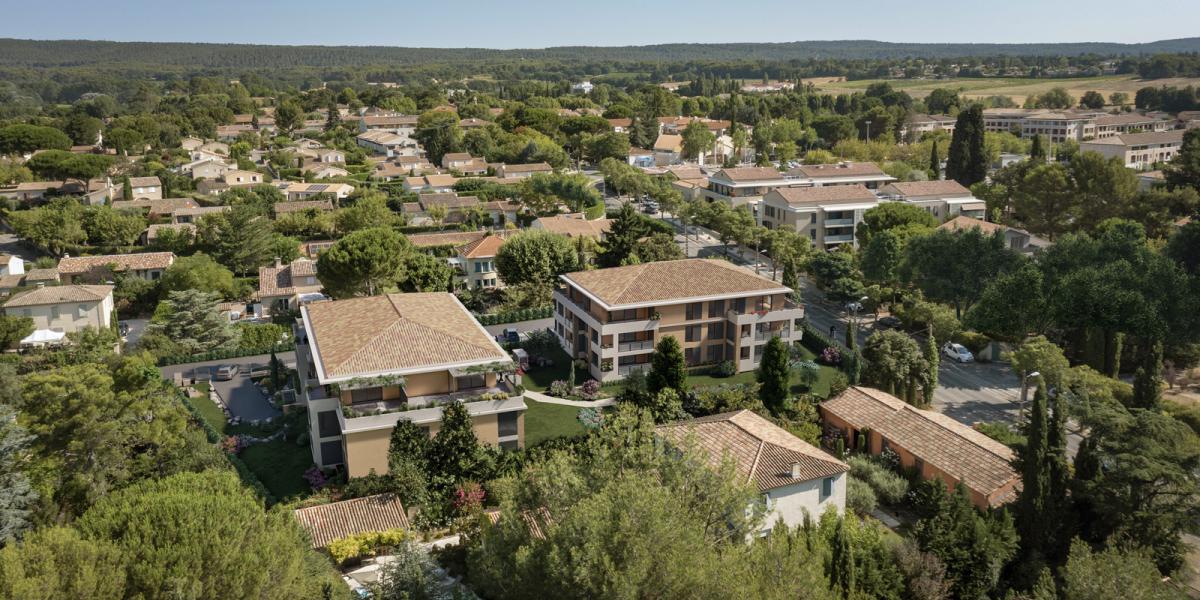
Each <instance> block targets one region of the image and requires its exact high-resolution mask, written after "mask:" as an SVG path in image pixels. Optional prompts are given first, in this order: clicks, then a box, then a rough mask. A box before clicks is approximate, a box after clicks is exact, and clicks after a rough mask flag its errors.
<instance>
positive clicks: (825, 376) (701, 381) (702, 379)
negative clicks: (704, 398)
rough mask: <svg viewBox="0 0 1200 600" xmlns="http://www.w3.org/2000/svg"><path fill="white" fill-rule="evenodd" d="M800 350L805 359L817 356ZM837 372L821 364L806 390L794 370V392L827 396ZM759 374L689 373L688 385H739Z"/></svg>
mask: <svg viewBox="0 0 1200 600" xmlns="http://www.w3.org/2000/svg"><path fill="white" fill-rule="evenodd" d="M800 352H801V355H802V357H803V358H804V360H814V359H815V358H816V355H815V354H813V353H812V352H811V351H809V349H808V348H804V347H801V348H800ZM836 372H837V369H835V368H833V367H830V366H826V365H821V372H820V374H819V375H818V376H817V381H816V382H815V383H813V387H812V389H811V390H806V389H805V388H804V386H803V385H801V383H800V378H799V377H798V371H792V380H791V383H792V393H793V394H799V393H803V392H812V393H813V394H816V395H817V396H820V397H821V398H826V397H828V396H829V382H830V381H831V380H832V379H833V374H834V373H836ZM757 376H758V371H757V370H754V371H746V372H744V373H737V374H735V375H733V376H732V377H714V376H712V375H689V376H688V378H687V385H688V387H709V386H714V385H737V384H746V383H754V382H755V381H756V377H757Z"/></svg>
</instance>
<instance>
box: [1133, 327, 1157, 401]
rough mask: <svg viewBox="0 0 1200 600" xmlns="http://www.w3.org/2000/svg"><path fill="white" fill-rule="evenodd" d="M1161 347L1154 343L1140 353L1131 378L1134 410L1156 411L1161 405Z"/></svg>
mask: <svg viewBox="0 0 1200 600" xmlns="http://www.w3.org/2000/svg"><path fill="white" fill-rule="evenodd" d="M1162 357H1163V345H1162V342H1160V341H1159V342H1154V343H1153V344H1152V345H1151V346H1150V348H1148V349H1145V350H1143V351H1142V357H1141V364H1140V365H1138V367H1137V371H1135V372H1134V376H1133V399H1132V400H1131V406H1133V407H1135V408H1147V409H1151V410H1154V409H1157V408H1158V407H1159V405H1160V404H1162V370H1163V364H1162V361H1163V358H1162Z"/></svg>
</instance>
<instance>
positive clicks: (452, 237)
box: [408, 231, 509, 248]
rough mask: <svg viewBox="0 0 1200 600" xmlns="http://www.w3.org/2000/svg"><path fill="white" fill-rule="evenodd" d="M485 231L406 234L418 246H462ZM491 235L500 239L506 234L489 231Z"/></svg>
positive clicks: (504, 232) (481, 237) (485, 233)
mask: <svg viewBox="0 0 1200 600" xmlns="http://www.w3.org/2000/svg"><path fill="white" fill-rule="evenodd" d="M488 234H489V232H486V231H448V232H444V233H416V234H413V235H410V236H408V241H409V242H410V243H412V245H414V246H416V247H418V248H429V247H432V246H462V245H466V244H471V243H473V242H477V241H479V240H481V239H483V236H485V235H488ZM490 234H491V236H492V237H499V238H501V239H503V238H505V237H507V236H508V234H509V232H507V231H493V232H490Z"/></svg>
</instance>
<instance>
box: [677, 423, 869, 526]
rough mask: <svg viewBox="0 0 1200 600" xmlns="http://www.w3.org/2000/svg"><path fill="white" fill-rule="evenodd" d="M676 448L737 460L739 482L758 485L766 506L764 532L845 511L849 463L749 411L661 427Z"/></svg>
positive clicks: (714, 459) (715, 460) (716, 463)
mask: <svg viewBox="0 0 1200 600" xmlns="http://www.w3.org/2000/svg"><path fill="white" fill-rule="evenodd" d="M656 432H657V433H658V435H659V436H660V437H662V438H665V439H666V440H668V441H669V442H670V443H672V444H675V445H677V446H683V445H685V444H689V443H694V444H695V448H696V450H697V451H699V452H700V453H701V455H702V456H703V457H704V458H705V459H706V460H707V462H708V464H709V465H710V466H711V467H713V468H720V467H721V466H722V465H723V464H724V461H725V460H726V459H728V460H731V461H732V462H733V468H734V471H735V472H736V473H737V478H738V481H744V482H748V483H751V484H753V485H754V487H755V489H756V490H757V491H758V493H759V494H761V498H762V504H763V506H764V508H765V509H766V518H765V519H763V524H762V530H761V532H760V534H761V535H766V534H767V533H769V532H770V531H771V528H773V527H774V526H775V524H776V523H777V522H779V521H780V520H782V521H783V523H784V525H787V526H788V527H793V528H794V527H798V526H800V525H803V524H804V523H805V521H806V520H809V519H811V520H812V521H813V522H815V521H817V520H819V519H820V518H821V515H823V514H825V512H826V511H829V510H833V511H837V513H838V514H839V515H840V514H844V513H845V512H846V484H847V481H848V479H849V475H848V474H849V471H850V466H849V465H847V464H846V463H844V462H842V461H840V460H838V459H837V458H834V457H833V456H832V455H830V454H828V453H826V452H825V451H823V450H821V449H820V448H817V447H815V446H813V445H812V444H809V443H808V442H805V441H803V440H801V439H800V438H797V437H796V436H794V435H792V434H790V433H788V432H787V431H786V430H784V429H782V428H780V427H779V426H778V425H775V424H774V423H772V422H770V421H768V420H767V419H764V418H763V417H761V416H759V415H757V414H755V413H754V412H753V411H749V410H739V411H735V412H727V413H722V414H717V415H709V416H706V417H699V418H696V419H687V420H685V421H676V422H674V423H667V424H664V425H659V426H658V427H657V428H656Z"/></svg>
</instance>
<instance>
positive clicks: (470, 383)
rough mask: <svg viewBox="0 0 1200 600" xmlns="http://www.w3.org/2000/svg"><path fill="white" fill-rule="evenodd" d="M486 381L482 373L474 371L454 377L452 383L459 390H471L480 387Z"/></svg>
mask: <svg viewBox="0 0 1200 600" xmlns="http://www.w3.org/2000/svg"><path fill="white" fill-rule="evenodd" d="M486 383H487V378H486V376H485V375H484V374H483V373H475V374H472V375H462V376H459V377H455V378H454V384H455V386H457V388H458V389H460V390H472V389H475V388H481V387H483V386H484V385H485V384H486Z"/></svg>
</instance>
